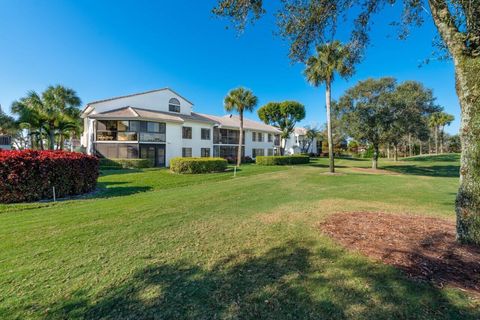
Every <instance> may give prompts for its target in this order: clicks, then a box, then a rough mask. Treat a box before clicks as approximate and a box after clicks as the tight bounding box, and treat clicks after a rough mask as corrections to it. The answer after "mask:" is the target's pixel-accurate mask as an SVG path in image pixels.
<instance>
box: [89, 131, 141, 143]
mask: <svg viewBox="0 0 480 320" xmlns="http://www.w3.org/2000/svg"><path fill="white" fill-rule="evenodd" d="M97 141H138V134H137V132H134V131H110V130H98V131H97Z"/></svg>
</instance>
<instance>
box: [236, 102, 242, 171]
mask: <svg viewBox="0 0 480 320" xmlns="http://www.w3.org/2000/svg"><path fill="white" fill-rule="evenodd" d="M242 145H243V111H240V133H239V136H238V151H237V166H238V167H240V164H241V163H242Z"/></svg>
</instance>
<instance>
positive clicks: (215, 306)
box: [0, 156, 480, 319]
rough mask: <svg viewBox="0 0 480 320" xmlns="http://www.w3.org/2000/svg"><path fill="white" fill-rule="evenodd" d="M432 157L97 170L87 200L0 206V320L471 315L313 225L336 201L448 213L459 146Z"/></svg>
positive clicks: (464, 301)
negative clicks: (217, 168) (380, 170)
mask: <svg viewBox="0 0 480 320" xmlns="http://www.w3.org/2000/svg"><path fill="white" fill-rule="evenodd" d="M438 160H440V161H435V159H427V160H424V159H423V158H422V159H415V160H410V161H401V162H398V163H394V162H387V161H382V162H381V166H382V167H384V168H387V169H389V170H391V171H392V174H372V173H368V172H365V171H364V170H363V171H362V170H358V169H355V168H357V167H363V168H366V167H369V166H370V162H369V161H368V160H361V159H354V160H349V159H338V160H337V165H338V166H339V168H338V172H339V174H337V175H329V174H327V173H326V172H327V161H326V159H321V160H316V161H315V162H314V163H312V164H310V165H302V166H296V167H260V166H256V165H245V166H242V168H241V170H240V171H239V172H238V173H237V176H236V177H235V178H234V177H233V172H232V171H229V172H227V173H221V174H210V175H198V176H195V175H175V174H171V173H170V172H168V171H167V170H164V169H163V170H162V169H160V170H159V169H154V170H153V169H152V170H144V171H129V170H125V171H106V172H103V175H102V177H101V179H100V184H99V186H100V188H101V191H100V192H98V193H97V194H95V195H94V196H90V197H87V198H83V199H77V200H69V201H62V202H57V203H55V204H53V203H41V204H26V205H7V206H1V207H0V210H1V212H2V213H1V214H0V319H11V318H18V319H25V318H34V319H76V318H78V319H81V318H85V319H97V318H109V319H139V318H140V319H141V318H146V319H151V318H158V319H184V318H188V319H224V318H227V319H231V318H236V319H265V318H267V319H302V318H314V319H343V318H351V319H460V318H462V319H469V318H470V319H478V318H480V304H479V302H478V300H474V299H473V298H472V297H470V296H467V295H465V294H463V293H461V292H460V291H458V290H456V289H450V288H444V289H438V288H435V287H433V286H432V285H430V284H428V283H418V282H414V281H412V280H408V279H407V278H406V277H405V276H404V275H402V273H401V272H399V271H397V270H395V269H394V268H392V267H388V266H384V265H381V264H380V263H376V262H373V261H371V260H369V259H368V258H365V257H362V256H360V255H359V254H356V253H352V252H347V251H345V250H343V249H342V248H341V247H340V246H338V245H337V244H335V243H334V242H333V241H331V240H330V239H328V238H327V237H326V236H323V235H322V234H321V233H320V232H319V230H318V228H317V223H318V222H319V221H321V220H322V219H324V218H325V217H326V216H327V215H329V214H335V213H338V212H344V211H355V212H362V211H383V212H401V213H412V214H427V215H437V216H441V217H444V218H447V219H453V218H454V208H453V205H454V199H455V193H456V189H457V186H458V178H457V176H458V156H449V157H448V158H447V159H444V158H440V159H438ZM435 175H437V176H435Z"/></svg>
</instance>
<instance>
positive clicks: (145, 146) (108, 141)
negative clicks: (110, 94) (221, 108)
mask: <svg viewBox="0 0 480 320" xmlns="http://www.w3.org/2000/svg"><path fill="white" fill-rule="evenodd" d="M192 108H193V104H192V102H190V101H188V100H187V99H185V98H184V97H182V96H181V95H179V94H177V93H176V92H175V91H173V90H171V89H168V88H164V89H159V90H152V91H147V92H142V93H136V94H131V95H127V96H121V97H115V98H110V99H105V100H99V101H94V102H91V103H88V104H87V106H86V107H85V109H84V110H83V112H82V117H83V118H84V134H83V136H82V140H81V143H82V146H83V147H85V148H86V150H87V153H89V154H95V155H97V156H99V157H105V158H147V159H152V160H154V163H155V165H156V166H159V167H163V166H169V164H170V159H172V158H174V157H212V156H213V157H223V158H229V159H232V160H234V159H235V158H236V157H237V151H238V147H239V132H240V130H239V127H240V121H239V117H238V116H236V115H227V116H214V115H208V114H202V113H196V112H193V111H192ZM244 132H245V134H244V141H243V143H242V144H241V145H242V150H243V155H244V156H249V157H252V158H255V157H256V156H259V155H273V154H276V153H277V152H278V149H279V146H280V136H279V134H280V131H279V130H278V129H277V128H275V127H272V126H269V125H266V124H263V123H260V122H257V121H253V120H249V119H244Z"/></svg>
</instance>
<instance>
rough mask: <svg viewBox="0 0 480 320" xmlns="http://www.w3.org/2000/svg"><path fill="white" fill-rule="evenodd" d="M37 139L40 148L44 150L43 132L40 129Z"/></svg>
mask: <svg viewBox="0 0 480 320" xmlns="http://www.w3.org/2000/svg"><path fill="white" fill-rule="evenodd" d="M39 141H40V150H45V146H44V144H43V134H42V131H40V135H39Z"/></svg>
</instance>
